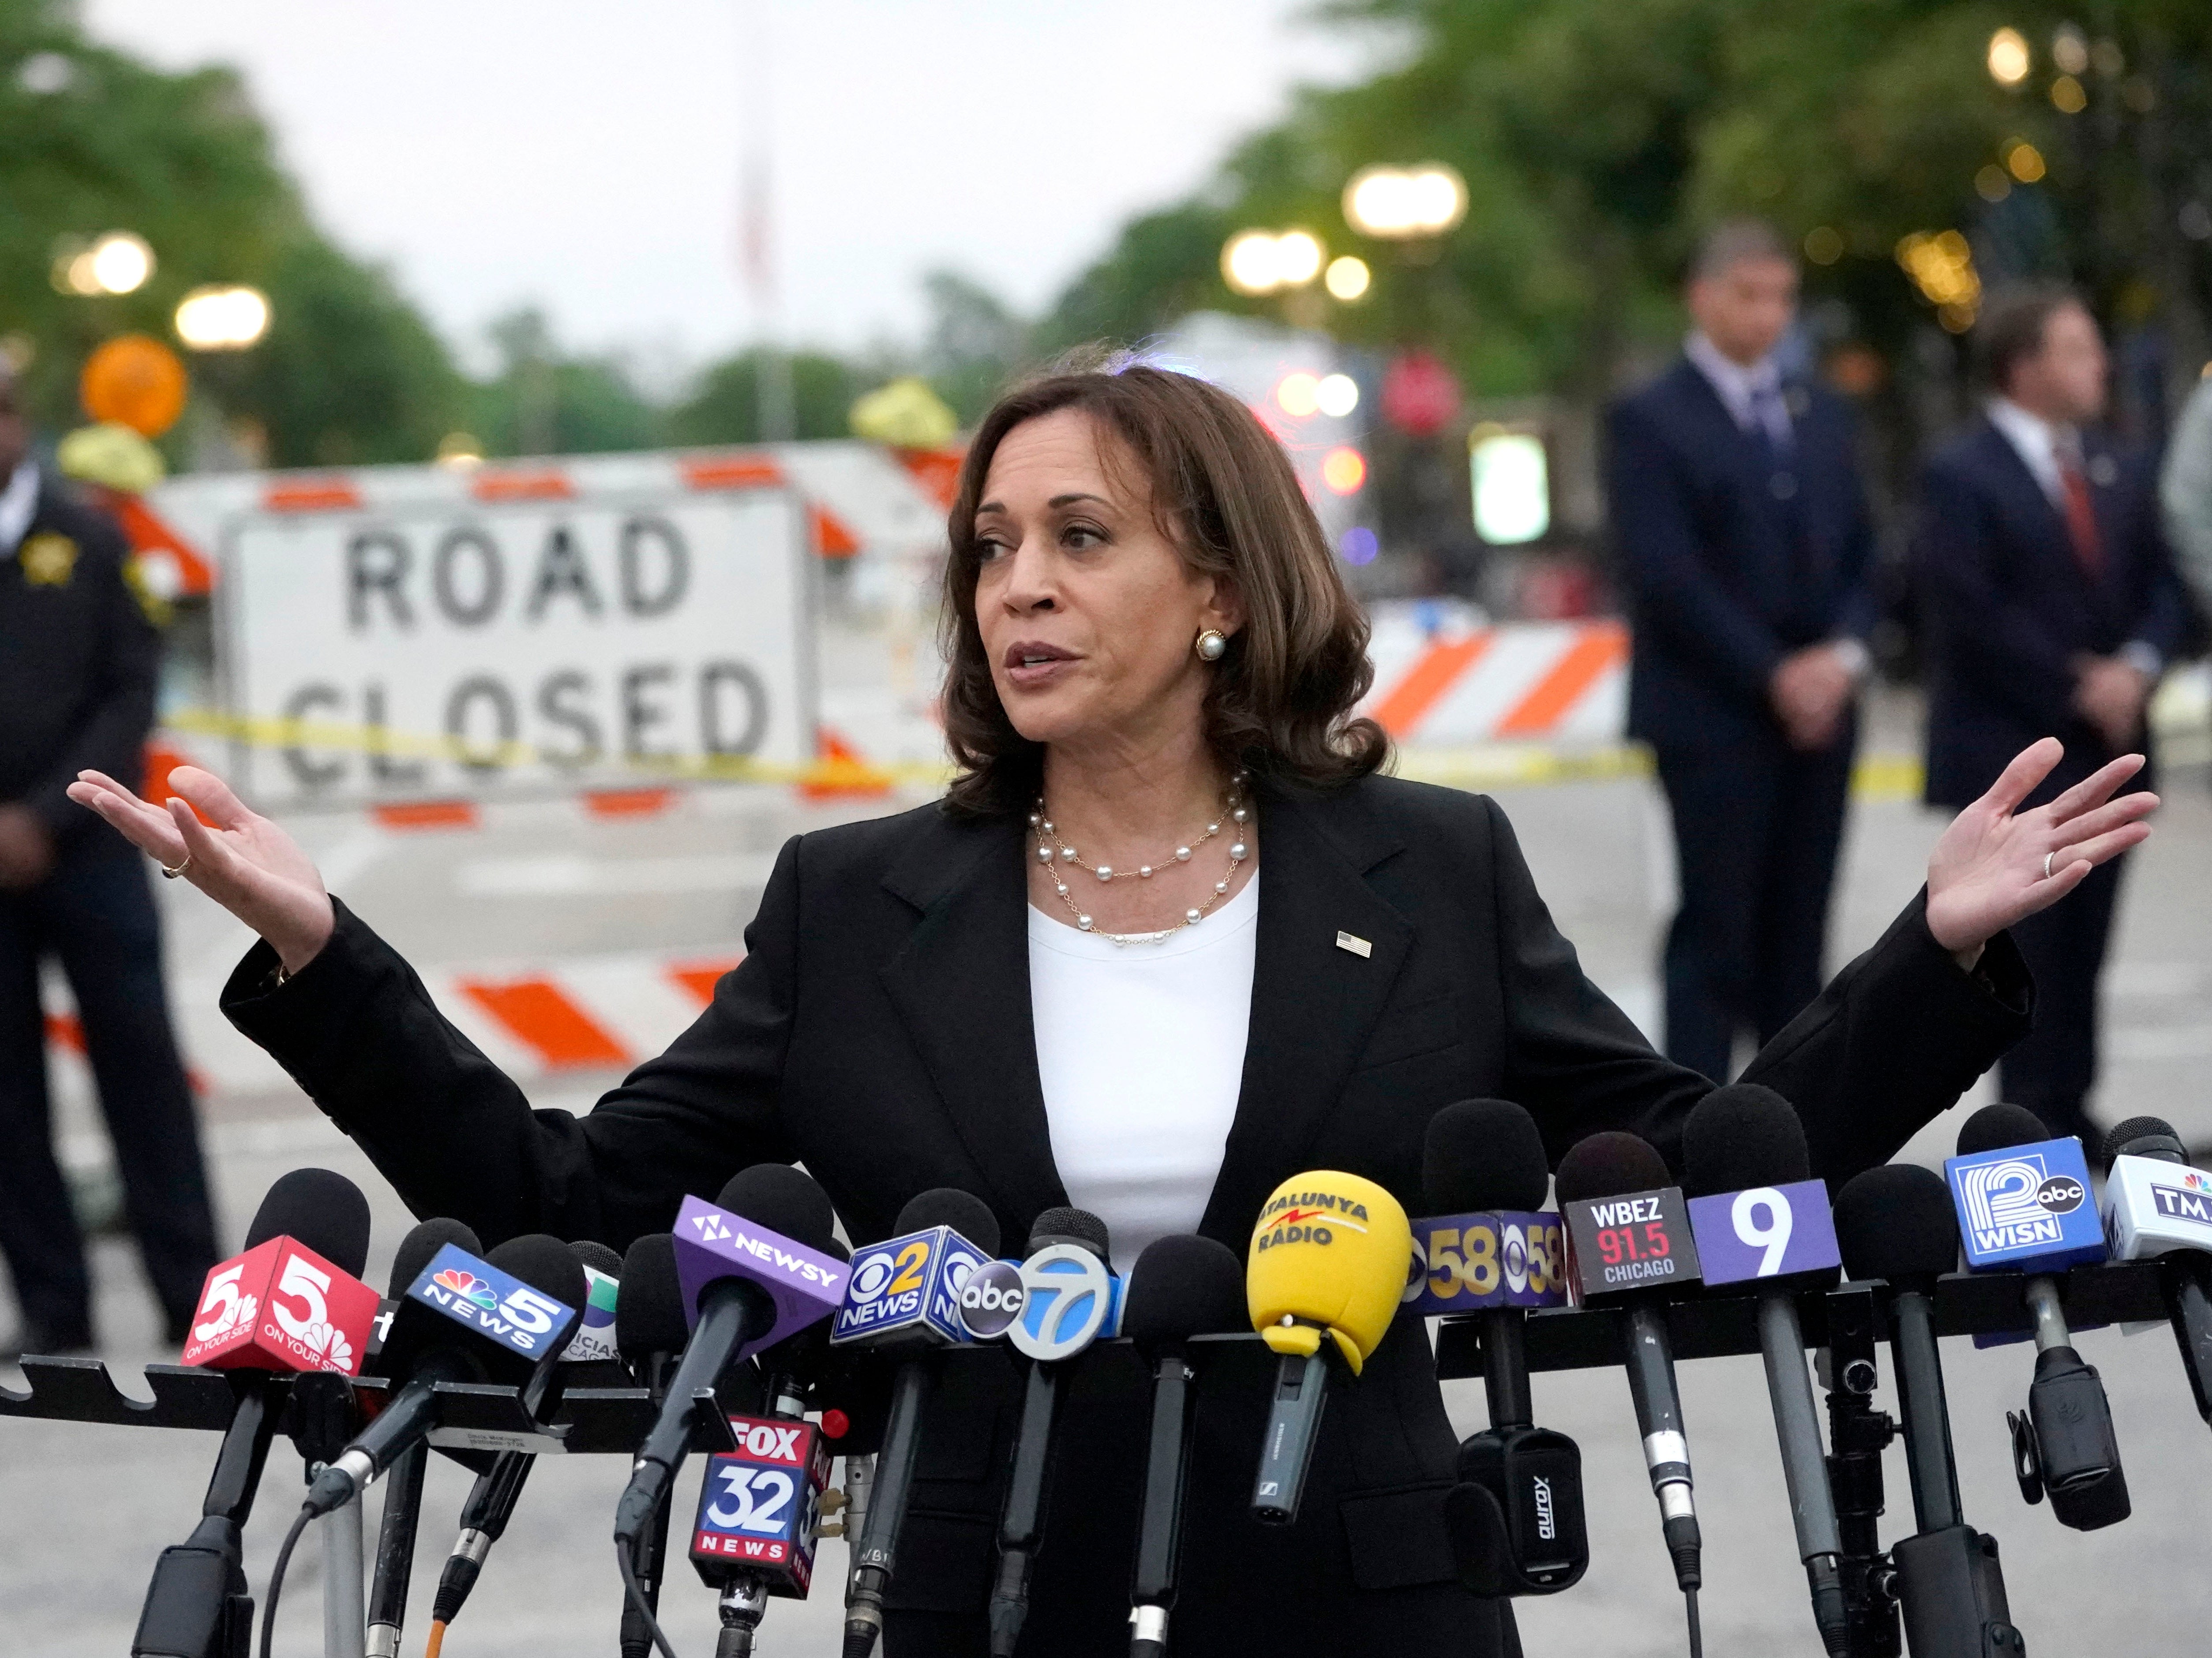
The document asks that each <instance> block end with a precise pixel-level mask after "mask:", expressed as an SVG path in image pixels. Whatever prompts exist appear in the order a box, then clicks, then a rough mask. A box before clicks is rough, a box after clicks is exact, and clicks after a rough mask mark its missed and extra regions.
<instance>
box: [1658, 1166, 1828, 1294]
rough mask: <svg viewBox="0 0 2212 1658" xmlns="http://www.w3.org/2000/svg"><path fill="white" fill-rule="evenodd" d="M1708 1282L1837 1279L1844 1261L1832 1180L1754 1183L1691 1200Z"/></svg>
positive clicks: (1701, 1268)
mask: <svg viewBox="0 0 2212 1658" xmlns="http://www.w3.org/2000/svg"><path fill="white" fill-rule="evenodd" d="M1689 1209H1690V1235H1691V1236H1692V1239H1694V1240H1695V1242H1696V1243H1697V1246H1698V1266H1699V1271H1700V1272H1701V1273H1702V1275H1703V1277H1704V1280H1705V1284H1706V1285H1707V1286H1708V1287H1718V1286H1719V1285H1721V1284H1747V1283H1753V1282H1759V1283H1769V1282H1771V1281H1773V1280H1776V1279H1784V1280H1789V1279H1800V1280H1811V1281H1817V1282H1820V1283H1832V1282H1833V1281H1834V1279H1835V1278H1836V1275H1837V1272H1838V1270H1839V1269H1840V1268H1841V1267H1842V1266H1843V1261H1844V1258H1843V1254H1842V1253H1841V1252H1840V1251H1839V1250H1838V1248H1837V1247H1836V1223H1835V1218H1834V1217H1833V1215H1832V1213H1831V1212H1830V1211H1829V1207H1828V1185H1827V1182H1826V1181H1817V1180H1807V1181H1789V1182H1787V1183H1786V1184H1784V1185H1781V1186H1754V1187H1747V1189H1745V1190H1743V1191H1741V1192H1722V1193H1717V1194H1716V1195H1714V1196H1711V1197H1705V1198H1692V1199H1690V1200H1689Z"/></svg>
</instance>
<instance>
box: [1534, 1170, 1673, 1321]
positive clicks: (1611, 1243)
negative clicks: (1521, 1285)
mask: <svg viewBox="0 0 2212 1658" xmlns="http://www.w3.org/2000/svg"><path fill="white" fill-rule="evenodd" d="M1688 1210H1689V1206H1688V1204H1687V1202H1686V1199H1684V1198H1683V1196H1682V1188H1681V1187H1679V1186H1662V1187H1655V1188H1654V1189H1652V1190H1651V1191H1649V1192H1626V1193H1622V1194H1621V1195H1620V1196H1619V1197H1613V1198H1575V1199H1571V1200H1570V1201H1568V1202H1567V1203H1565V1204H1564V1205H1562V1206H1561V1207H1560V1210H1559V1214H1560V1218H1561V1219H1562V1220H1563V1221H1564V1222H1565V1227H1566V1234H1567V1267H1568V1271H1567V1291H1568V1297H1569V1300H1570V1303H1571V1304H1572V1305H1574V1306H1577V1307H1579V1306H1583V1305H1585V1304H1587V1303H1590V1302H1596V1301H1603V1300H1606V1299H1607V1298H1608V1297H1615V1296H1626V1295H1632V1294H1634V1293H1635V1292H1636V1291H1639V1290H1662V1291H1663V1290H1671V1289H1678V1288H1680V1287H1682V1286H1684V1285H1686V1284H1697V1283H1699V1282H1701V1281H1702V1278H1703V1272H1702V1270H1701V1268H1700V1266H1699V1260H1698V1245H1697V1239H1696V1236H1695V1235H1694V1234H1693V1233H1692V1230H1691V1229H1690V1217H1689V1212H1688Z"/></svg>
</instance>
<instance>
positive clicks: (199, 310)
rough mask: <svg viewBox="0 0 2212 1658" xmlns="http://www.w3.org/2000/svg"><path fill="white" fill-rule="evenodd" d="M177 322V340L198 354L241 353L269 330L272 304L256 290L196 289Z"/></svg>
mask: <svg viewBox="0 0 2212 1658" xmlns="http://www.w3.org/2000/svg"><path fill="white" fill-rule="evenodd" d="M176 320H177V337H178V338H179V339H180V340H182V341H183V342H184V343H185V344H186V345H188V346H190V347H191V349H193V350H195V351H242V350H244V349H246V347H247V346H249V345H252V344H254V343H256V342H258V340H259V339H260V338H261V337H262V336H263V335H264V334H265V333H267V332H268V331H269V301H268V298H267V296H266V295H264V294H263V293H262V292H261V290H260V289H258V288H246V287H243V286H239V287H226V288H216V287H209V288H194V289H192V291H191V293H189V294H187V295H185V297H184V300H183V301H182V302H181V303H180V304H179V306H178V307H177V319H176Z"/></svg>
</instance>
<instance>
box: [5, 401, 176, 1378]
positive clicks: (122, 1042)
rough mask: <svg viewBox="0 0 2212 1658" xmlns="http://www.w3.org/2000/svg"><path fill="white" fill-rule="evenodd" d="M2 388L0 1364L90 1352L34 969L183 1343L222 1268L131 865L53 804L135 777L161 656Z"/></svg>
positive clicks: (113, 557) (80, 1257)
mask: <svg viewBox="0 0 2212 1658" xmlns="http://www.w3.org/2000/svg"><path fill="white" fill-rule="evenodd" d="M29 448H30V445H29V432H28V429H27V425H26V423H25V421H24V418H23V415H22V412H21V410H20V409H19V408H18V407H17V405H16V403H15V388H14V386H12V385H11V384H9V380H7V378H6V376H5V375H4V374H0V1254H3V1255H5V1257H6V1259H7V1262H8V1270H9V1273H10V1275H11V1276H12V1277H13V1278H14V1280H15V1297H16V1300H17V1302H18V1303H20V1309H21V1328H20V1330H19V1331H18V1333H17V1334H16V1335H15V1339H14V1340H13V1341H12V1342H10V1343H9V1344H8V1346H7V1348H6V1349H4V1350H0V1351H28V1352H46V1353H53V1352H67V1351H70V1350H72V1349H78V1348H84V1347H88V1346H89V1345H92V1339H93V1327H92V1292H91V1284H90V1280H89V1278H88V1275H87V1272H86V1270H85V1257H84V1239H83V1237H82V1236H81V1234H80V1232H79V1230H78V1227H77V1222H76V1215H75V1213H74V1212H72V1211H71V1209H70V1200H69V1189H68V1187H67V1185H66V1183H65V1182H64V1180H63V1178H62V1173H61V1170H60V1169H59V1167H58V1165H57V1164H56V1163H55V1161H54V1152H53V1126H52V1104H51V1102H50V1100H49V1098H48V1096H47V1091H46V1029H45V1024H46V1022H45V1017H44V1014H43V1011H42V1010H41V1007H40V998H39V966H40V961H41V959H42V958H44V957H50V956H51V957H55V958H57V959H58V961H59V963H60V964H61V968H62V971H63V972H64V974H65V975H67V977H68V979H69V983H70V993H72V994H73V995H74V996H75V997H76V1006H77V1017H78V1021H79V1023H80V1025H81V1026H82V1030H83V1034H84V1042H85V1052H86V1056H87V1057H88V1059H89V1060H91V1063H92V1070H93V1075H94V1079H95V1080H96V1081H97V1082H98V1084H99V1087H100V1109H101V1111H102V1113H103V1114H105V1115H106V1119H107V1126H108V1130H109V1133H110V1135H111V1136H112V1139H113V1140H114V1143H115V1160H116V1167H117V1169H118V1172H119V1173H120V1174H121V1175H122V1177H123V1187H124V1193H125V1203H126V1206H127V1209H128V1213H129V1218H130V1222H131V1230H132V1231H133V1232H134V1233H135V1234H137V1238H138V1242H139V1248H140V1250H141V1252H142V1254H143V1257H144V1260H145V1264H146V1275H147V1277H148V1278H149V1279H150V1280H151V1281H152V1284H153V1287H154V1292H155V1297H156V1298H157V1299H158V1300H159V1301H160V1303H161V1312H162V1318H163V1323H164V1326H165V1334H166V1336H167V1339H168V1340H169V1341H170V1342H172V1343H174V1342H178V1341H181V1340H182V1339H183V1338H184V1333H185V1327H186V1326H187V1325H188V1324H189V1322H190V1321H191V1316H192V1313H193V1309H194V1308H195V1307H196V1306H197V1303H198V1301H199V1292H200V1280H201V1279H202V1278H204V1276H205V1275H206V1272H207V1269H208V1268H209V1267H210V1266H212V1265H213V1264H214V1263H215V1260H216V1242H215V1223H214V1220H213V1218H212V1217H211V1215H210V1210H209V1204H208V1191H207V1177H206V1173H205V1171H204V1169H203V1167H202V1164H201V1161H200V1145H199V1130H198V1126H197V1122H196V1121H195V1120H194V1117H193V1114H192V1101H191V1091H190V1090H189V1088H188V1087H187V1085H186V1083H185V1070H184V1066H183V1064H182V1063H181V1062H180V1061H179V1059H178V1056H177V1046H176V1042H175V1039H174V1037H173V1035H172V1034H171V1031H170V1028H169V1013H168V1006H167V999H166V998H165V996H164V995H163V993H162V986H161V930H160V924H159V921H158V920H157V917H156V915H155V909H154V902H153V895H152V893H151V891H150V890H149V888H148V885H147V872H146V866H145V865H144V863H143V861H142V860H141V859H140V858H139V856H138V854H137V851H136V849H135V848H133V847H131V844H130V842H128V841H125V840H124V839H123V838H122V837H121V836H120V835H116V834H113V833H112V832H111V831H110V830H108V829H106V827H105V826H104V825H100V826H93V827H89V828H88V826H87V824H86V823H85V821H84V814H83V812H82V811H79V810H77V809H76V807H74V806H72V805H70V802H69V799H68V797H67V796H66V795H64V793H63V790H64V789H65V788H66V787H67V786H69V784H70V782H71V781H72V780H75V778H76V774H77V772H78V771H79V770H80V769H81V768H85V767H96V768H100V769H102V770H105V769H107V768H111V767H113V768H121V770H122V771H123V772H124V774H126V775H129V776H133V777H135V776H137V774H138V773H139V770H140V768H141V761H140V757H139V756H140V755H141V753H142V752H143V749H144V747H145V743H146V732H147V729H148V727H149V726H151V724H152V723H153V718H154V683H155V673H156V671H157V670H158V668H159V665H160V661H161V643H160V639H159V636H158V635H156V634H155V630H154V628H153V626H152V624H151V623H149V621H148V620H147V617H146V615H145V613H144V610H143V608H142V606H141V604H140V601H139V598H138V596H137V592H136V590H135V589H134V588H133V586H131V582H130V581H129V580H128V579H127V570H128V566H127V563H126V560H127V558H128V549H126V548H125V545H124V542H123V537H122V534H121V532H120V531H118V530H117V528H116V527H115V525H114V524H113V522H112V520H110V519H106V518H105V517H103V516H101V515H100V514H99V513H94V512H92V511H91V510H89V509H88V508H87V507H84V506H82V504H80V503H79V502H78V501H76V500H74V499H73V498H72V497H71V496H70V495H69V494H68V493H67V492H66V491H65V490H64V489H62V487H61V486H60V484H59V482H58V480H56V479H54V478H52V477H46V476H45V475H43V474H42V472H41V471H40V468H39V467H38V465H36V464H35V463H34V462H33V460H32V459H30V453H29Z"/></svg>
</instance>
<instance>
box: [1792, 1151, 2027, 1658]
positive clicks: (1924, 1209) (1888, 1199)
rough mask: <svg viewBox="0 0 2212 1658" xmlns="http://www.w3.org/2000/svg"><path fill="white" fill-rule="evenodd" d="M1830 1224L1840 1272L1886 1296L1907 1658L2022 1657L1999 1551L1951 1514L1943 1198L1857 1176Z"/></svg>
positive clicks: (1936, 1179) (1923, 1185) (1907, 1170)
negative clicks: (1904, 1507) (1908, 1531)
mask: <svg viewBox="0 0 2212 1658" xmlns="http://www.w3.org/2000/svg"><path fill="white" fill-rule="evenodd" d="M1835 1223H1836V1240H1837V1242H1838V1245H1839V1246H1840V1248H1841V1253H1842V1254H1843V1258H1844V1272H1846V1273H1848V1274H1849V1275H1850V1277H1851V1278H1862V1279H1863V1278H1879V1279H1881V1280H1883V1281H1885V1282H1886V1283H1887V1284H1888V1285H1889V1320H1890V1325H1889V1345H1890V1354H1891V1357H1892V1358H1893V1360H1894V1362H1895V1363H1896V1366H1897V1394H1898V1401H1899V1407H1900V1410H1901V1412H1902V1414H1903V1416H1904V1418H1905V1466H1906V1468H1907V1471H1908V1472H1909V1473H1911V1477H1912V1515H1913V1521H1914V1523H1915V1524H1916V1525H1917V1527H1918V1530H1917V1532H1916V1533H1915V1534H1914V1535H1912V1536H1911V1537H1907V1538H1905V1539H1902V1540H1899V1543H1898V1544H1897V1546H1895V1547H1894V1548H1893V1549H1892V1550H1891V1551H1890V1555H1891V1558H1892V1559H1893V1561H1894V1562H1895V1564H1896V1567H1897V1587H1898V1599H1899V1602H1900V1604H1901V1606H1902V1608H1903V1611H1904V1614H1905V1643H1906V1645H1907V1647H1908V1648H1909V1649H1910V1650H1911V1654H1912V1658H2025V1655H2026V1653H2027V1641H2026V1639H2025V1637H2022V1636H2021V1632H2020V1631H2019V1630H2017V1629H2015V1627H2014V1626H2013V1623H2012V1612H2011V1608H2010V1606H2009V1605H2008V1602H2007V1600H2006V1599H2005V1587H2004V1570H2003V1568H2002V1564H2000V1563H1999V1561H1998V1559H1997V1540H1996V1538H1994V1537H1990V1536H1988V1535H1986V1534H1985V1533H1981V1532H1978V1531H1976V1530H1974V1528H1973V1527H1971V1526H1969V1525H1967V1524H1966V1522H1965V1521H1964V1519H1963V1518H1962V1517H1961V1515H1960V1509H1959V1476H1958V1470H1957V1467H1956V1465H1955V1463H1954V1461H1953V1458H1952V1455H1951V1418H1950V1412H1949V1410H1948V1407H1947V1406H1945V1404H1944V1400H1943V1359H1942V1354H1941V1353H1940V1352H1939V1351H1937V1349H1936V1327H1935V1292H1936V1279H1937V1278H1941V1277H1942V1275H1943V1274H1944V1273H1946V1272H1949V1271H1950V1270H1951V1268H1952V1267H1953V1266H1954V1265H1955V1264H1956V1263H1957V1261H1958V1258H1959V1221H1958V1217H1957V1216H1956V1215H1955V1214H1954V1212H1953V1211H1952V1207H1951V1191H1950V1187H1949V1186H1948V1184H1946V1182H1945V1181H1944V1180H1943V1178H1942V1176H1941V1175H1937V1174H1936V1173H1934V1172H1933V1171H1932V1170H1929V1169H1922V1168H1919V1167H1917V1165H1915V1164H1911V1163H1887V1164H1884V1165H1883V1166H1881V1168H1878V1169H1865V1170H1863V1171H1862V1172H1861V1173H1859V1174H1857V1175H1853V1176H1852V1177H1851V1178H1850V1180H1849V1181H1846V1182H1844V1189H1843V1190H1842V1191H1841V1192H1839V1193H1837V1195H1836V1207H1835Z"/></svg>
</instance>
